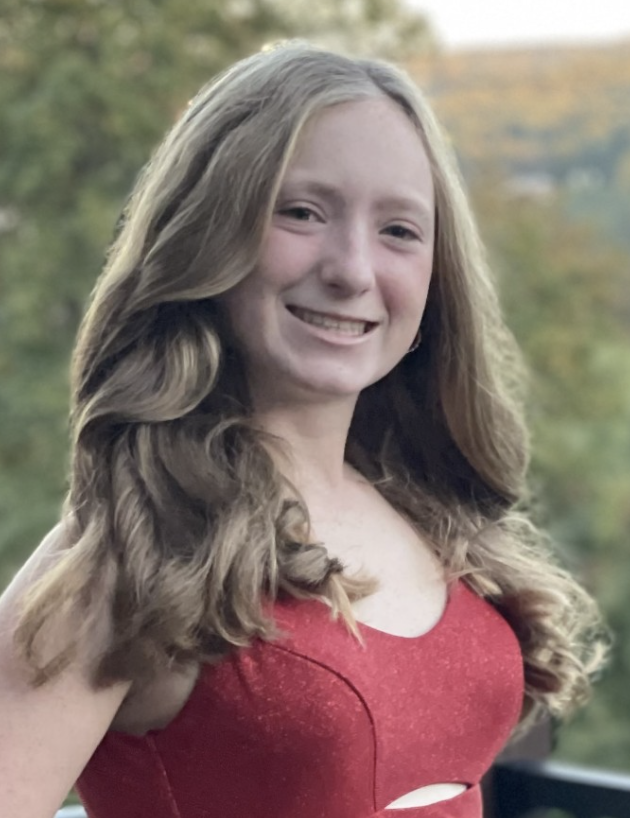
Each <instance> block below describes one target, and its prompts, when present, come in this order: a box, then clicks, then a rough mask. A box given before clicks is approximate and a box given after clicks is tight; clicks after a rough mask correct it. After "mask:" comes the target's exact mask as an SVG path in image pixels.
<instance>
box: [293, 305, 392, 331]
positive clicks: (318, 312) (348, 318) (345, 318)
mask: <svg viewBox="0 0 630 818" xmlns="http://www.w3.org/2000/svg"><path fill="white" fill-rule="evenodd" d="M286 307H287V309H288V310H289V312H294V311H295V310H303V311H304V312H314V313H315V314H316V315H323V316H325V317H326V318H330V319H332V320H333V321H353V322H357V323H363V324H368V325H369V326H370V327H371V326H373V325H375V324H378V323H379V322H378V321H371V320H370V319H369V318H357V317H356V316H354V315H340V314H339V313H336V312H327V311H326V310H314V309H311V307H300V306H299V305H297V304H287V305H286Z"/></svg>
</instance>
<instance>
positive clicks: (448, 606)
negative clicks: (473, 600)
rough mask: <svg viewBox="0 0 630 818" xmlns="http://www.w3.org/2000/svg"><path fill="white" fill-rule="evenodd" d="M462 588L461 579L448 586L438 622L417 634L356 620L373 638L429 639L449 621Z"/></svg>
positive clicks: (364, 631) (406, 640) (361, 630)
mask: <svg viewBox="0 0 630 818" xmlns="http://www.w3.org/2000/svg"><path fill="white" fill-rule="evenodd" d="M461 590H462V582H461V581H459V580H458V581H456V582H454V583H452V584H451V585H449V586H447V591H446V601H445V603H444V607H443V608H442V612H441V613H440V616H439V618H438V620H437V622H435V624H434V625H432V626H431V627H430V628H429V629H428V630H426V631H423V632H422V633H419V634H416V635H415V636H404V635H403V634H400V633H392V631H386V630H383V629H382V628H376V627H374V626H373V625H368V624H367V623H366V622H362V621H361V620H360V619H357V620H356V622H357V625H358V627H359V632H360V633H361V634H363V635H365V634H370V635H373V638H375V639H379V638H380V639H400V640H402V641H404V642H418V641H420V640H422V639H427V638H429V637H431V636H432V635H434V634H436V633H437V632H438V631H439V630H441V629H442V627H443V626H444V624H445V623H446V622H447V620H448V619H449V617H450V615H451V610H452V607H453V601H454V600H455V598H456V597H457V596H459V594H460V593H461Z"/></svg>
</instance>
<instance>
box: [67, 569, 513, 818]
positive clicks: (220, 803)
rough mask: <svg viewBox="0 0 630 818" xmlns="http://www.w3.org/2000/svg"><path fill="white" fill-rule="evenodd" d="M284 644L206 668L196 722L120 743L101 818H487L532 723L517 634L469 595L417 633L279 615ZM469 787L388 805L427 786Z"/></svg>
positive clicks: (87, 774) (109, 757) (288, 609)
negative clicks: (491, 782) (514, 747)
mask: <svg viewBox="0 0 630 818" xmlns="http://www.w3.org/2000/svg"><path fill="white" fill-rule="evenodd" d="M275 615H276V620H277V622H278V625H279V626H280V627H281V629H282V630H283V633H284V635H283V637H282V638H281V639H280V640H279V641H277V642H273V643H269V642H256V643H254V644H253V645H252V646H251V648H247V649H243V650H240V651H239V652H237V653H235V654H234V655H233V656H231V657H229V658H228V659H226V660H225V661H223V662H222V663H221V664H219V665H218V666H214V667H210V666H204V668H203V670H202V672H201V675H200V677H199V679H198V681H197V684H196V686H195V688H194V690H193V692H192V694H191V696H190V698H189V700H188V702H187V703H186V705H185V706H184V708H183V709H182V711H181V712H180V713H179V715H178V716H177V717H176V718H175V719H174V720H173V721H172V722H171V723H170V724H169V726H168V727H167V728H165V729H164V730H159V731H150V732H149V733H147V734H146V735H144V736H141V737H137V736H129V735H125V734H122V733H116V732H110V733H108V734H107V736H106V737H105V738H104V740H103V741H102V743H101V744H100V746H99V747H98V749H97V750H96V752H95V754H94V756H93V757H92V759H91V760H90V762H89V763H88V765H87V767H86V769H85V770H84V772H83V774H82V775H81V777H80V779H79V781H78V783H77V788H78V791H79V793H80V795H81V798H82V800H83V802H84V804H85V806H86V808H87V812H88V815H89V816H90V818H145V816H146V818H481V813H482V810H481V796H480V790H479V781H480V779H481V777H482V775H483V774H484V773H485V772H486V770H487V769H488V768H489V766H490V765H491V764H492V762H493V760H494V758H495V756H496V754H497V753H498V752H499V750H500V749H501V747H502V746H503V744H504V743H505V741H506V740H507V738H508V736H509V734H510V731H511V730H512V728H513V726H514V724H515V723H516V720H517V718H518V715H519V712H520V708H521V702H522V696H523V669H522V661H521V655H520V650H519V647H518V643H517V641H516V639H515V637H514V634H513V633H512V631H511V630H510V628H509V627H508V625H507V624H506V623H505V621H504V620H503V619H502V618H501V616H500V615H499V614H498V613H497V612H496V611H495V610H494V609H493V608H492V607H491V606H490V605H489V604H488V603H486V602H485V601H483V600H482V599H480V598H479V597H478V596H476V595H475V594H474V593H473V592H472V591H471V590H469V589H468V588H467V587H466V586H465V585H463V584H461V583H460V584H457V585H456V586H454V588H453V590H452V592H451V594H450V597H449V601H448V603H447V606H446V609H445V611H444V613H443V615H442V618H441V619H440V621H439V622H438V624H437V625H436V626H435V627H434V628H433V629H432V630H431V631H429V632H428V633H426V634H424V635H423V636H419V637H417V638H406V637H401V636H393V635H392V634H387V633H384V632H382V631H379V630H375V629H374V628H370V627H368V626H366V625H361V626H360V628H361V632H362V634H363V637H364V645H361V644H360V643H359V642H358V641H357V640H356V639H354V638H353V637H352V636H351V635H350V634H349V633H348V631H347V630H346V627H345V625H344V623H343V622H341V621H337V622H334V621H332V620H331V617H330V613H329V610H328V608H327V607H326V606H325V605H323V604H322V603H321V602H317V601H308V602H303V601H297V600H290V601H287V602H282V603H278V604H277V605H276V608H275ZM448 782H459V783H464V784H466V785H468V789H467V790H466V791H465V792H463V793H462V794H461V795H458V796H456V797H455V798H452V799H450V800H447V801H441V802H439V803H437V804H432V805H430V806H424V807H407V808H402V809H387V805H388V804H391V803H392V802H393V801H395V800H396V799H398V798H400V797H401V796H402V795H404V794H405V793H409V792H411V791H412V790H415V789H418V788H419V787H423V786H426V785H429V784H436V783H448Z"/></svg>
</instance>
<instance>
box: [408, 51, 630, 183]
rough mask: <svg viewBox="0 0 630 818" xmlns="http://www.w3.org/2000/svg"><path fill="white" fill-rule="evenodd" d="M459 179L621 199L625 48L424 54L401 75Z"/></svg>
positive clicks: (629, 101) (628, 155)
mask: <svg viewBox="0 0 630 818" xmlns="http://www.w3.org/2000/svg"><path fill="white" fill-rule="evenodd" d="M407 67H408V69H409V70H410V72H411V74H412V76H413V77H414V78H415V79H416V80H417V81H418V83H419V84H420V86H421V87H423V88H424V89H425V90H426V92H427V93H428V95H429V96H430V98H431V99H432V100H433V102H434V105H435V107H436V109H437V111H438V113H439V115H440V117H441V119H442V121H443V122H444V123H445V125H446V126H447V128H448V130H449V132H450V134H451V136H452V138H453V141H454V144H455V146H456V148H457V150H458V153H459V154H460V156H461V158H462V161H463V163H464V167H465V169H466V170H467V172H469V173H470V172H474V171H475V170H476V169H478V168H480V167H481V168H484V167H486V166H488V165H489V164H491V165H493V166H496V167H497V169H498V170H500V171H502V172H503V173H505V174H506V175H507V176H509V177H511V178H512V179H514V180H515V181H519V183H521V184H523V185H524V186H525V187H527V185H528V184H530V185H531V189H532V191H534V192H535V191H540V192H544V191H545V190H547V189H549V188H550V187H553V186H555V185H563V186H564V185H567V186H569V187H570V188H572V189H584V188H602V187H603V188H610V189H612V188H618V189H624V190H627V191H628V195H629V197H630V41H626V42H619V43H616V44H614V45H607V46H594V47H591V46H589V47H586V46H583V47H549V46H545V47H539V48H531V49H523V50H496V51H484V52H481V51H470V52H454V53H446V54H439V53H438V54H433V55H429V56H424V57H421V58H417V59H415V60H413V61H411V62H410V63H408V65H407Z"/></svg>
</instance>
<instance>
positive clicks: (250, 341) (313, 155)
mask: <svg viewBox="0 0 630 818" xmlns="http://www.w3.org/2000/svg"><path fill="white" fill-rule="evenodd" d="M433 233H434V198H433V183H432V178H431V171H430V168H429V162H428V159H427V156H426V153H425V151H424V148H423V146H422V142H421V140H420V138H419V136H418V134H417V132H416V131H415V129H414V127H413V125H412V124H411V122H410V121H409V119H408V118H407V117H406V116H405V115H404V113H403V112H402V111H401V110H400V109H399V108H398V107H397V106H396V105H395V104H394V103H393V102H392V101H390V100H389V99H387V98H385V97H383V98H380V97H377V98H374V99H369V100H362V101H358V102H350V103H343V104H340V105H335V106H331V107H330V108H327V109H325V110H324V111H323V112H321V113H320V114H318V115H317V116H316V117H314V118H313V120H312V121H311V122H310V123H309V124H308V125H307V126H306V128H305V130H304V132H303V134H302V136H301V138H300V140H299V142H298V146H297V150H296V152H295V154H294V156H293V158H292V161H291V162H290V164H289V166H288V168H287V172H286V174H285V177H284V179H283V181H282V185H281V188H280V192H279V195H278V198H277V201H276V204H275V208H274V214H273V218H272V222H271V225H270V227H269V230H268V232H267V234H266V236H265V239H264V241H263V245H262V251H261V255H260V260H259V263H258V265H257V267H256V269H255V271H254V272H253V273H252V274H251V275H250V276H248V278H246V279H245V280H244V281H242V282H241V283H240V284H238V285H237V286H236V287H235V288H234V289H233V290H231V291H230V292H228V293H226V294H225V296H224V303H225V305H226V308H227V311H228V315H229V318H230V322H231V325H232V328H233V332H234V334H235V337H236V339H237V342H238V344H239V346H240V347H241V349H242V351H243V353H244V356H245V361H246V366H247V375H248V380H249V383H250V387H251V389H252V395H253V399H254V403H255V404H256V401H257V399H258V398H259V399H263V400H265V401H266V402H269V401H274V400H278V401H282V402H287V401H292V400H298V401H304V400H309V401H310V400H322V399H324V400H329V399H335V398H336V399H338V398H342V397H343V398H349V397H353V398H356V397H357V396H358V394H359V392H361V390H362V389H364V388H365V387H367V386H369V385H370V384H372V383H374V382H375V381H378V380H379V379H380V378H382V377H383V376H384V375H386V374H387V373H388V372H389V371H390V370H391V369H393V368H394V367H395V366H396V364H397V363H398V362H399V361H400V360H401V358H402V357H403V356H404V355H405V353H406V352H407V350H408V349H409V346H410V345H411V344H412V342H413V340H414V337H415V335H416V333H417V331H418V327H419V324H420V320H421V318H422V313H423V311H424V307H425V303H426V299H427V292H428V288H429V281H430V279H431V268H432V264H433Z"/></svg>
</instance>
